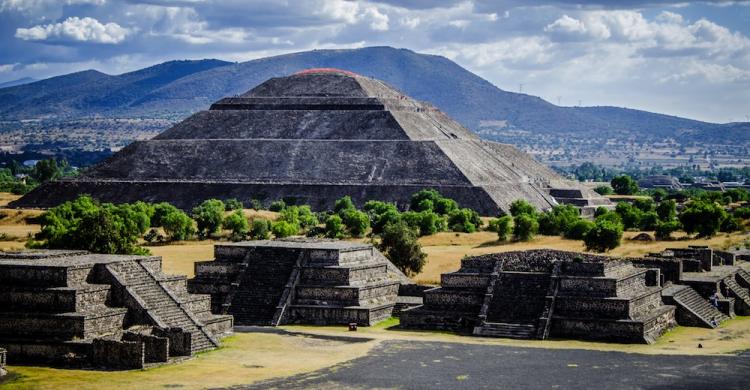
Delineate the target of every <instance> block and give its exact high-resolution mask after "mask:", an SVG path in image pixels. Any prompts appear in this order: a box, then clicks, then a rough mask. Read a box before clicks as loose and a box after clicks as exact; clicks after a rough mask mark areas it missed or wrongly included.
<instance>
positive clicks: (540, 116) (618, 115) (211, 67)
mask: <svg viewBox="0 0 750 390" xmlns="http://www.w3.org/2000/svg"><path fill="white" fill-rule="evenodd" d="M313 67H335V68H341V69H347V70H350V71H353V72H356V73H360V74H363V75H366V76H372V77H375V78H378V79H381V80H384V81H386V82H387V83H389V84H391V85H392V86H394V87H396V88H398V89H400V90H402V91H403V92H404V93H405V94H408V95H411V96H413V97H414V98H417V99H419V100H424V101H429V102H431V103H433V104H434V105H436V106H437V107H439V108H440V109H442V110H444V111H445V112H447V113H448V114H450V115H451V116H453V117H454V118H456V119H457V120H459V121H460V122H461V123H463V124H464V125H466V126H467V127H469V128H471V129H475V130H476V129H478V128H479V127H480V124H481V123H494V124H502V125H501V127H502V128H504V129H508V130H514V129H517V130H525V131H528V132H532V133H543V134H548V135H557V134H559V135H560V136H565V135H575V136H577V137H587V136H596V137H619V138H622V137H633V138H637V139H640V140H649V139H662V138H665V137H675V138H677V139H678V142H708V143H734V142H747V141H749V140H750V124H748V123H731V124H714V123H706V122H701V121H695V120H690V119H685V118H679V117H674V116H668V115H662V114H655V113H650V112H646V111H639V110H632V109H626V108H618V107H560V106H556V105H554V104H551V103H549V102H547V101H545V100H543V99H541V98H539V97H536V96H531V95H526V94H519V93H513V92H508V91H504V90H502V89H500V88H497V87H496V86H494V85H492V84H491V83H489V82H488V81H486V80H484V79H482V78H481V77H479V76H477V75H475V74H473V73H471V72H469V71H468V70H466V69H464V68H462V67H460V66H459V65H458V64H456V63H455V62H453V61H450V60H448V59H447V58H444V57H441V56H435V55H425V54H419V53H415V52H413V51H410V50H406V49H394V48H391V47H369V48H363V49H352V50H314V51H307V52H300V53H293V54H286V55H280V56H274V57H268V58H262V59H258V60H253V61H248V62H243V63H227V62H223V61H218V60H202V61H171V62H166V63H164V64H161V65H157V66H153V67H150V68H146V69H142V70H139V71H136V72H131V73H126V74H123V75H119V76H110V75H106V74H103V73H100V72H97V71H93V70H90V71H85V72H78V73H73V74H69V75H65V76H59V77H53V78H51V79H47V80H42V81H37V82H35V83H31V84H26V85H22V86H16V87H11V88H4V89H0V119H4V120H13V119H28V118H39V117H45V116H56V117H58V118H60V117H62V118H66V117H69V118H79V117H82V116H92V115H97V116H105V117H106V116H111V117H135V116H138V117H169V118H181V117H184V116H186V115H188V114H190V113H192V112H195V111H197V110H201V109H205V108H207V107H208V106H209V105H210V104H211V103H212V102H214V101H216V100H218V99H219V98H221V97H223V96H230V95H235V94H241V93H243V92H245V91H247V90H249V89H251V88H252V87H254V86H256V85H258V84H259V83H261V82H263V81H265V80H266V79H268V78H270V77H275V76H283V75H288V74H290V73H293V72H296V71H299V70H302V69H306V68H313Z"/></svg>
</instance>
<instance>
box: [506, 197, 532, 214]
mask: <svg viewBox="0 0 750 390" xmlns="http://www.w3.org/2000/svg"><path fill="white" fill-rule="evenodd" d="M521 214H527V215H531V216H534V215H536V208H535V207H534V206H533V205H532V204H531V203H529V202H527V201H525V200H523V199H518V200H516V201H514V202H513V203H511V204H510V215H512V216H513V217H518V216H519V215H521Z"/></svg>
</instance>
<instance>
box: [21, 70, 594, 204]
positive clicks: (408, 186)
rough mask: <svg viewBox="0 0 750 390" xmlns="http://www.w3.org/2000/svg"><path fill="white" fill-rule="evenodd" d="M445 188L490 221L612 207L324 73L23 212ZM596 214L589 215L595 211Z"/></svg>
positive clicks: (212, 119)
mask: <svg viewBox="0 0 750 390" xmlns="http://www.w3.org/2000/svg"><path fill="white" fill-rule="evenodd" d="M424 188H435V189H437V190H439V191H440V192H442V193H443V194H444V195H445V196H448V197H451V198H454V199H456V200H457V201H458V202H459V203H460V204H461V205H462V206H464V207H471V208H473V209H476V210H478V211H479V212H481V213H482V214H485V215H492V214H495V213H497V212H498V211H499V210H505V211H507V209H508V206H509V204H510V203H511V202H513V201H515V200H517V199H525V200H527V201H529V202H531V203H532V204H533V205H535V206H536V207H537V208H540V209H547V208H549V207H551V206H553V205H555V204H557V203H558V200H556V199H558V198H559V200H560V202H565V203H571V204H575V205H577V206H579V207H581V208H583V209H584V211H586V210H589V209H592V207H594V206H596V205H599V204H604V205H609V201H608V200H606V199H604V198H601V197H599V196H598V195H597V194H596V193H594V192H593V191H591V190H589V189H586V188H584V187H582V186H580V185H578V184H576V183H574V182H571V181H568V180H565V179H563V178H562V177H560V176H559V175H557V174H556V173H554V172H553V171H552V170H551V169H549V168H547V167H545V166H544V165H542V164H540V163H538V162H536V161H535V160H534V159H533V158H531V157H530V156H529V155H527V154H525V153H523V152H521V151H519V150H518V149H516V148H514V147H513V146H510V145H505V144H499V143H495V142H488V141H483V140H481V139H479V138H478V137H477V136H476V135H475V134H473V133H472V132H471V131H469V130H468V129H466V128H464V127H463V126H461V125H460V124H459V123H457V122H456V121H454V120H452V119H451V118H449V117H448V116H447V115H445V114H444V113H442V112H441V111H439V110H437V109H436V108H435V107H433V106H431V105H430V104H428V103H424V102H418V101H416V100H413V99H411V98H409V97H407V96H405V95H403V94H402V93H401V92H399V91H397V90H395V89H393V88H392V87H389V86H387V85H385V84H384V83H383V82H381V81H379V80H375V79H371V78H367V77H363V76H360V75H356V74H353V73H350V72H345V71H340V70H331V69H315V70H309V71H304V72H300V73H297V74H294V75H291V76H287V77H278V78H273V79H270V80H268V81H266V82H264V83H263V84H261V85H259V86H257V87H256V88H254V89H252V90H250V91H248V92H247V93H245V94H243V95H241V96H237V97H228V98H224V99H221V100H219V101H218V102H216V103H215V104H213V105H212V106H211V108H210V109H209V110H206V111H201V112H199V113H196V114H194V115H192V116H190V117H189V118H187V119H185V120H184V121H182V122H180V123H178V124H176V125H174V126H173V127H172V128H170V129H168V130H166V131H165V132H163V133H161V134H160V135H158V136H157V137H155V138H154V139H152V140H148V141H138V142H134V143H133V144H131V145H129V146H128V147H126V148H124V149H123V150H121V151H120V152H118V153H117V154H115V155H114V156H113V157H111V158H110V159H108V160H107V161H105V162H103V163H101V164H99V165H97V166H95V167H93V168H92V169H90V170H88V171H87V172H85V173H83V174H82V175H80V176H79V177H76V178H74V179H68V180H61V181H56V182H52V183H48V184H45V185H43V186H41V187H39V188H38V189H36V190H34V191H32V192H31V193H29V194H27V195H26V196H24V197H23V198H22V199H20V200H18V201H16V202H14V203H13V204H12V205H13V206H15V207H49V206H54V205H56V204H58V203H61V202H63V201H65V200H69V199H72V198H75V197H76V196H77V195H79V194H90V195H92V196H94V197H95V198H98V199H100V200H102V201H107V202H115V203H119V202H131V201H136V200H144V201H168V202H171V203H173V204H174V205H176V206H178V207H180V208H184V209H187V208H190V207H192V206H194V205H195V204H197V203H199V202H201V201H203V200H205V199H207V198H219V199H227V198H237V199H240V200H242V201H244V202H246V203H247V202H249V201H251V200H252V199H258V200H261V201H263V202H264V203H266V204H268V203H270V202H271V201H273V200H277V199H285V200H287V201H288V202H299V203H306V204H310V205H311V206H312V207H313V208H315V209H329V208H331V207H332V206H333V202H334V201H335V199H338V198H340V197H342V196H344V195H350V196H351V197H352V198H353V200H354V201H355V202H356V203H358V204H363V203H364V202H365V201H367V200H373V199H375V200H384V201H393V202H396V203H397V204H398V205H399V206H400V207H405V206H406V205H407V204H408V201H409V197H410V195H411V194H412V193H414V192H416V191H418V190H420V189H424ZM589 211H591V210H589Z"/></svg>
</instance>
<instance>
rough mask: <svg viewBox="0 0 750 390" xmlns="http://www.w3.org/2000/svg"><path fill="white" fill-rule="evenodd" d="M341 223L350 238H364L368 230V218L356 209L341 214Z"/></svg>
mask: <svg viewBox="0 0 750 390" xmlns="http://www.w3.org/2000/svg"><path fill="white" fill-rule="evenodd" d="M341 221H342V222H343V223H344V226H346V230H347V231H348V232H349V234H350V235H351V236H352V237H364V235H365V233H367V229H369V228H370V217H368V216H367V214H365V213H363V212H361V211H358V210H356V209H347V210H344V211H343V212H342V213H341Z"/></svg>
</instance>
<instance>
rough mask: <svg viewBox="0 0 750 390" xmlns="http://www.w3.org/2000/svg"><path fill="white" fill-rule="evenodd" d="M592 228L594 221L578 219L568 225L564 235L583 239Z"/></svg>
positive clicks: (574, 238) (573, 238) (572, 238)
mask: <svg viewBox="0 0 750 390" xmlns="http://www.w3.org/2000/svg"><path fill="white" fill-rule="evenodd" d="M593 228H594V222H591V221H587V220H585V219H579V220H578V221H576V222H575V223H574V224H573V225H571V226H570V228H569V229H568V231H567V232H565V235H564V237H565V238H569V239H571V240H583V238H584V237H586V234H588V232H590V231H591V229H593Z"/></svg>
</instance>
